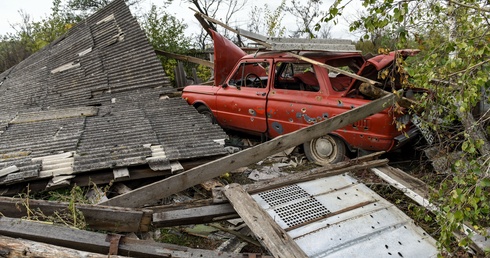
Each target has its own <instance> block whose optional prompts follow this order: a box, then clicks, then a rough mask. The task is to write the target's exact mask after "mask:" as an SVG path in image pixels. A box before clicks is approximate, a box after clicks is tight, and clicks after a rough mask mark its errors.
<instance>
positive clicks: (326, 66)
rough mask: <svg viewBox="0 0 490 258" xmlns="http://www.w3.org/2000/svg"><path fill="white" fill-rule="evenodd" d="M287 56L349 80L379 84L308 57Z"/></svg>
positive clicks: (291, 54)
mask: <svg viewBox="0 0 490 258" xmlns="http://www.w3.org/2000/svg"><path fill="white" fill-rule="evenodd" d="M288 55H290V56H292V57H296V58H298V59H299V60H303V61H305V62H308V63H310V64H313V65H318V66H320V67H323V68H325V69H328V70H330V71H333V72H336V73H340V74H343V75H345V76H349V77H351V78H354V79H357V80H359V81H362V82H366V83H369V84H373V85H376V84H380V83H379V82H377V81H373V80H371V79H368V78H366V77H362V76H360V75H357V74H355V73H350V72H347V71H344V70H342V69H340V68H337V67H333V66H331V65H328V64H324V63H320V62H318V61H315V60H313V59H311V58H308V57H304V56H300V55H296V54H293V53H288Z"/></svg>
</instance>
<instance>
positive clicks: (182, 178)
mask: <svg viewBox="0 0 490 258" xmlns="http://www.w3.org/2000/svg"><path fill="white" fill-rule="evenodd" d="M395 99H396V96H395V95H394V94H390V95H386V96H384V97H383V98H379V99H377V100H375V101H372V102H370V103H368V104H366V105H363V106H360V107H357V108H354V109H352V110H350V111H348V112H345V113H342V114H340V115H337V116H335V117H331V118H329V119H327V120H324V121H322V122H320V123H317V124H314V125H311V126H309V127H305V128H302V129H300V130H297V131H294V132H292V133H289V134H285V135H282V136H279V137H277V138H275V139H272V140H270V141H268V142H265V143H262V144H259V145H257V146H255V147H252V148H249V149H246V150H243V151H240V152H237V153H235V154H232V155H229V156H225V157H223V158H220V159H217V160H214V161H211V162H209V163H207V164H204V165H201V166H198V167H195V168H193V169H190V170H188V171H185V172H182V173H180V174H177V175H174V176H171V177H168V178H166V179H163V180H160V181H157V182H154V183H151V184H149V185H146V186H143V187H141V188H138V189H135V190H133V191H131V192H129V193H126V194H122V195H119V196H116V197H114V198H112V199H109V200H108V201H106V202H103V203H102V204H103V205H109V206H120V207H139V206H142V205H145V204H151V203H155V202H156V201H158V200H159V199H162V198H165V197H167V196H170V195H172V194H175V193H178V192H180V191H182V190H185V189H187V188H189V187H192V186H194V185H197V184H199V183H201V182H204V181H206V180H209V179H211V178H214V177H217V176H220V175H222V174H224V173H225V172H227V171H232V170H234V169H237V168H240V167H244V166H247V165H249V164H252V163H255V162H258V161H260V160H262V159H264V158H266V157H268V156H269V155H271V154H274V153H278V152H280V151H283V150H286V149H289V148H291V147H294V146H298V145H300V144H302V143H304V142H307V141H310V140H312V139H315V138H318V137H321V136H323V135H325V134H327V133H329V132H332V131H334V130H337V129H339V128H342V127H345V126H347V125H350V124H353V123H354V122H356V121H358V120H360V119H363V118H365V117H368V116H371V115H373V114H376V113H378V112H380V111H382V110H384V109H386V108H387V107H388V106H391V105H392V104H393V103H394V101H395Z"/></svg>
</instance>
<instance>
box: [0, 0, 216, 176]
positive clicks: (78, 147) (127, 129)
mask: <svg viewBox="0 0 490 258" xmlns="http://www.w3.org/2000/svg"><path fill="white" fill-rule="evenodd" d="M175 91H176V90H175V89H174V88H172V87H171V85H170V80H169V78H168V77H167V76H166V75H165V72H164V71H163V69H162V65H161V63H160V61H159V60H158V58H157V56H156V55H155V53H154V50H153V48H152V47H151V45H150V44H149V42H148V40H147V39H146V36H145V34H144V32H143V31H142V30H141V27H140V25H139V24H138V22H137V21H136V19H135V18H134V17H133V16H132V15H131V12H130V10H129V8H128V7H127V6H126V4H125V1H124V0H115V1H113V2H111V3H110V4H108V5H107V6H106V7H104V8H102V9H101V10H99V11H98V12H96V13H95V14H93V15H92V16H90V17H88V18H87V19H86V20H85V21H83V22H81V23H79V24H77V25H75V26H74V27H73V28H71V29H70V30H69V31H68V32H67V33H66V34H65V35H63V36H62V37H60V38H59V39H57V40H56V41H54V42H52V43H51V44H49V45H48V46H46V47H45V48H43V49H42V50H40V51H38V52H37V53H35V54H33V55H32V56H30V57H29V58H27V59H25V60H24V61H22V62H21V63H19V64H18V65H16V66H15V67H13V68H11V69H9V70H7V71H5V72H3V73H1V74H0V170H1V169H3V168H7V167H9V166H17V167H18V168H19V171H16V172H12V173H10V172H9V174H8V175H5V176H3V177H0V184H10V183H12V182H19V181H23V180H26V181H27V180H35V179H36V176H39V179H40V178H46V177H49V176H50V175H51V176H55V175H65V174H71V173H75V174H78V173H83V172H88V171H96V170H101V169H108V168H116V167H125V166H134V165H144V164H149V162H150V163H152V166H153V165H154V166H159V165H161V164H169V162H170V160H182V159H191V158H192V159H193V158H200V157H207V156H214V155H223V154H225V152H224V150H223V148H222V147H221V146H220V145H219V144H217V143H216V142H214V141H213V140H215V139H218V138H219V139H223V138H225V137H226V135H225V134H224V132H223V131H222V130H221V128H219V127H218V126H216V125H212V124H211V123H209V122H208V121H207V120H205V119H204V117H203V116H202V115H200V114H198V113H197V111H196V110H195V109H194V108H193V107H191V106H189V105H188V104H187V103H186V102H185V101H183V100H181V99H171V100H163V99H162V100H161V99H160V96H161V95H165V94H167V93H170V92H175ZM89 107H91V108H96V109H98V112H91V113H90V115H87V114H84V111H82V112H80V114H78V113H77V110H86V109H87V108H89ZM74 112H75V113H74ZM63 114H70V115H69V116H68V115H63ZM16 121H17V122H16ZM19 121H21V122H20V123H19ZM152 147H153V150H156V149H158V150H160V151H158V153H154V151H152ZM155 147H156V148H155ZM161 150H163V151H161ZM166 152H168V153H167V154H166ZM60 153H71V154H73V155H72V156H73V157H70V158H69V159H60V160H59V161H49V162H48V161H46V162H44V161H43V162H40V161H39V159H38V158H39V157H47V156H50V155H55V154H60ZM154 155H157V156H154ZM33 159H34V160H33ZM41 160H43V159H41ZM53 162H54V163H53ZM57 162H58V163H57ZM158 162H160V163H161V164H160V163H158ZM157 163H158V164H157ZM5 171H7V170H5ZM9 171H10V170H9ZM9 178H10V179H9Z"/></svg>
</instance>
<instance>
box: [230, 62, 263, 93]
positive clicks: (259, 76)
mask: <svg viewBox="0 0 490 258" xmlns="http://www.w3.org/2000/svg"><path fill="white" fill-rule="evenodd" d="M269 68H270V65H269V63H268V62H244V63H241V64H240V66H239V67H238V69H237V70H236V72H235V73H234V74H233V76H232V77H231V78H230V80H229V81H228V85H229V86H239V87H252V88H265V87H267V79H268V76H269Z"/></svg>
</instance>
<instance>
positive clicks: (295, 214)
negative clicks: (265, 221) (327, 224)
mask: <svg viewBox="0 0 490 258" xmlns="http://www.w3.org/2000/svg"><path fill="white" fill-rule="evenodd" d="M274 211H275V212H276V213H277V215H279V217H281V219H282V220H283V221H284V222H286V224H287V225H288V226H289V227H293V226H296V225H298V224H302V223H305V222H308V221H311V220H314V219H317V218H320V217H322V216H324V215H326V214H328V213H330V211H329V210H328V209H327V208H326V207H325V206H323V205H322V204H321V203H320V202H319V201H317V200H316V199H313V198H310V199H306V200H303V201H300V202H296V203H291V204H288V205H286V206H284V207H281V208H277V209H274Z"/></svg>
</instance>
